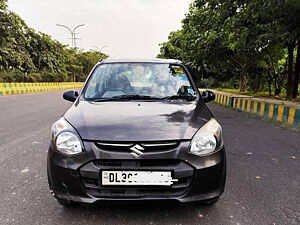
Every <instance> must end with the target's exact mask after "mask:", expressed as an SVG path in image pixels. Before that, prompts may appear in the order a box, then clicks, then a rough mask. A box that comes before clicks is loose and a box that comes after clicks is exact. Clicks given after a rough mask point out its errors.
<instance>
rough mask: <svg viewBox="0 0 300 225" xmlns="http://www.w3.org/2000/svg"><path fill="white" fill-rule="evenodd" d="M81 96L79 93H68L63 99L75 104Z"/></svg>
mask: <svg viewBox="0 0 300 225" xmlns="http://www.w3.org/2000/svg"><path fill="white" fill-rule="evenodd" d="M78 96H79V94H78V92H77V91H67V92H65V93H64V95H63V98H64V99H65V100H67V101H70V102H75V100H76V99H77V97H78Z"/></svg>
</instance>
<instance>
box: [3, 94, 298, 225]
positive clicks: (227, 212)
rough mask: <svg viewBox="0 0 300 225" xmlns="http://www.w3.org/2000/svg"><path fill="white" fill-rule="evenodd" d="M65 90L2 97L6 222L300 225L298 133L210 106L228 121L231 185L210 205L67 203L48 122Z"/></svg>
mask: <svg viewBox="0 0 300 225" xmlns="http://www.w3.org/2000/svg"><path fill="white" fill-rule="evenodd" d="M69 105H70V103H68V102H66V101H64V100H63V99H62V92H61V91H57V92H48V93H35V94H28V95H15V96H1V97H0V154H1V155H0V171H1V173H0V190H1V191H0V224H1V225H3V224H26V225H29V224H31V225H33V224H51V225H54V224H59V225H60V224H108V225H109V224H111V225H118V224H130V225H134V224H143V225H144V224H164V225H168V224H189V225H192V224H214V225H227V224H235V225H244V224H251V225H252V224H254V225H260V224H262V225H265V224H270V225H273V224H276V225H281V224H287V225H291V224H300V183H299V182H300V166H299V160H300V154H299V151H300V134H299V133H296V132H292V131H288V130H284V129H282V128H281V127H279V126H278V125H274V124H271V123H269V122H266V121H263V120H260V119H256V118H253V117H249V116H247V115H245V114H242V113H239V112H236V111H233V110H230V109H226V108H224V107H222V106H218V105H215V104H209V107H210V109H211V110H212V112H213V113H214V115H215V117H216V118H217V119H218V121H219V122H220V123H221V124H222V126H223V131H224V139H225V144H226V148H227V158H228V177H227V184H226V191H225V193H224V195H223V196H222V197H221V199H220V201H219V202H218V203H217V204H216V205H214V206H212V207H204V206H198V205H190V204H189V205H180V204H156V203H151V204H150V203H148V204H143V203H130V204H129V203H126V204H122V203H112V204H108V203H103V204H100V205H97V206H92V207H85V206H78V207H75V208H63V207H62V206H60V205H59V204H58V203H57V202H56V200H55V199H54V198H53V197H52V196H51V195H50V193H49V190H48V184H47V177H46V154H47V147H48V144H49V137H50V127H51V125H52V123H53V122H54V121H56V120H57V119H58V118H59V117H60V115H62V113H63V112H64V111H65V110H66V109H67V108H68V106H69Z"/></svg>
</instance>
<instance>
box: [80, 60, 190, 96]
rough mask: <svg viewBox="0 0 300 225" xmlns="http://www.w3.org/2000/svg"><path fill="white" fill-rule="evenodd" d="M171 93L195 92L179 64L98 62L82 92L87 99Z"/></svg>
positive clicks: (173, 94)
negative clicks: (99, 63)
mask: <svg viewBox="0 0 300 225" xmlns="http://www.w3.org/2000/svg"><path fill="white" fill-rule="evenodd" d="M172 96H173V97H177V98H180V97H184V96H185V97H187V96H189V97H194V96H195V91H194V89H193V88H192V85H191V83H190V81H189V79H188V76H187V74H186V72H185V70H184V68H183V67H182V66H180V65H173V64H158V63H111V64H109V63H108V64H101V65H99V66H98V67H97V68H96V69H95V70H94V72H93V74H92V77H91V79H90V80H89V82H88V83H87V87H86V89H85V92H84V97H85V99H86V100H88V101H95V100H101V99H102V100H111V99H114V100H116V99H126V98H137V99H139V98H144V99H163V98H168V97H172Z"/></svg>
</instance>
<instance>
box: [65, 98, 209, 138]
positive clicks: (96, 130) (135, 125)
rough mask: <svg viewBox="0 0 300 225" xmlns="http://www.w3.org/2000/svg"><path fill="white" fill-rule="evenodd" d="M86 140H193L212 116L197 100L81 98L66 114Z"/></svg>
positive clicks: (66, 117) (67, 118)
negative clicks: (111, 100)
mask: <svg viewBox="0 0 300 225" xmlns="http://www.w3.org/2000/svg"><path fill="white" fill-rule="evenodd" d="M64 118H65V119H66V120H67V121H68V122H69V123H70V124H71V125H72V126H73V127H74V128H75V129H76V130H77V131H78V133H79V135H80V136H81V138H82V139H83V140H93V141H96V140H102V141H159V140H182V139H185V140H189V139H191V138H192V137H193V135H194V134H195V132H196V131H197V130H198V129H199V128H200V127H202V126H203V125H204V124H205V123H206V122H207V121H208V120H209V119H210V118H211V114H210V112H209V111H208V109H207V108H206V106H205V105H204V104H202V103H196V102H189V103H186V102H182V101H172V102H138V101H126V102H122V101H121V102H119V101H118V102H87V101H81V100H80V101H78V102H76V103H75V104H73V105H72V106H71V107H70V108H69V109H68V110H67V112H66V113H65V114H64Z"/></svg>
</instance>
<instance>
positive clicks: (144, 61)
mask: <svg viewBox="0 0 300 225" xmlns="http://www.w3.org/2000/svg"><path fill="white" fill-rule="evenodd" d="M101 63H179V64H181V63H182V62H181V61H180V60H177V59H160V58H152V59H104V60H102V61H101Z"/></svg>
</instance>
